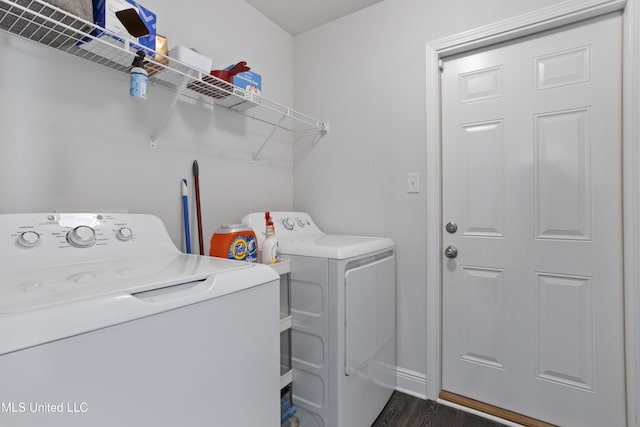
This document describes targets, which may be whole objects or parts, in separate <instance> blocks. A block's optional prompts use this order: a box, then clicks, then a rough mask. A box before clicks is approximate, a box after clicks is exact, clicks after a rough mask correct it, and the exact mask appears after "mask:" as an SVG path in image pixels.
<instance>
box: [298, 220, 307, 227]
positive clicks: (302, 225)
mask: <svg viewBox="0 0 640 427" xmlns="http://www.w3.org/2000/svg"><path fill="white" fill-rule="evenodd" d="M305 225H307V223H306V222H304V220H303V219H302V218H298V227H304V226H305Z"/></svg>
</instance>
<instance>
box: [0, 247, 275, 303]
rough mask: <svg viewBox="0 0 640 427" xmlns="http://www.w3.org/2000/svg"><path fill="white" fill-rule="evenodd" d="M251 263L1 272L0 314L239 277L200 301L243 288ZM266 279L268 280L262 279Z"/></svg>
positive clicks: (141, 261)
mask: <svg viewBox="0 0 640 427" xmlns="http://www.w3.org/2000/svg"><path fill="white" fill-rule="evenodd" d="M251 266H252V264H250V263H246V262H236V261H231V260H227V259H222V258H214V257H204V256H199V255H187V254H166V255H154V256H140V257H133V258H126V259H119V260H105V261H95V262H87V263H78V264H71V265H60V266H54V267H49V268H43V269H34V270H22V271H16V272H9V273H4V274H3V276H2V285H1V286H0V314H7V313H15V312H20V311H29V310H35V309H41V308H45V307H49V306H53V305H57V304H65V303H69V302H78V301H82V300H86V299H91V298H96V297H105V296H109V295H121V294H125V293H126V294H135V293H139V292H145V291H148V290H151V289H158V288H166V287H169V286H175V285H180V284H185V283H189V282H194V281H203V280H205V279H207V278H212V277H214V276H217V275H220V274H223V273H231V272H238V276H237V277H238V280H237V283H236V285H235V286H233V287H226V288H225V289H219V288H217V289H211V290H210V292H208V293H207V294H206V295H202V297H203V299H209V298H214V297H218V296H222V295H224V294H227V293H231V292H236V291H238V290H241V289H243V287H245V286H248V285H249V284H245V283H244V282H243V280H242V276H243V275H242V273H241V271H242V270H244V269H247V268H251ZM266 280H269V278H266Z"/></svg>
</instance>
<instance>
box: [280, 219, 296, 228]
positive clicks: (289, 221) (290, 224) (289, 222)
mask: <svg viewBox="0 0 640 427" xmlns="http://www.w3.org/2000/svg"><path fill="white" fill-rule="evenodd" d="M282 225H283V226H284V228H286V229H287V230H289V231H291V230H293V227H294V226H295V225H296V224H295V223H294V222H293V220H292V219H291V218H285V219H283V220H282Z"/></svg>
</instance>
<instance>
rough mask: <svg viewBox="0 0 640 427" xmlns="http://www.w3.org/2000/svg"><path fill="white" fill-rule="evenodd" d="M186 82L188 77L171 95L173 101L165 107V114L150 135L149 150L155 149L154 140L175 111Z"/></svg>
mask: <svg viewBox="0 0 640 427" xmlns="http://www.w3.org/2000/svg"><path fill="white" fill-rule="evenodd" d="M188 81H189V77H186V76H185V77H184V78H183V79H182V81H181V82H180V83H179V84H178V87H177V88H176V91H175V93H174V94H173V99H171V102H170V103H169V106H168V107H167V112H166V113H165V114H164V116H163V117H162V120H161V121H160V122H158V125H157V126H156V128H155V130H154V131H153V132H152V133H151V148H156V139H158V135H160V132H162V130H164V128H165V126H166V125H167V122H168V121H169V117H171V115H172V114H173V110H174V109H175V107H176V104H177V103H178V99H180V95H182V91H183V90H184V89H185V88H186V87H187V82H188Z"/></svg>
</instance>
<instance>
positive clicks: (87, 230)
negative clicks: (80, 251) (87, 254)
mask: <svg viewBox="0 0 640 427" xmlns="http://www.w3.org/2000/svg"><path fill="white" fill-rule="evenodd" d="M67 242H69V243H70V244H71V245H72V246H75V247H76V248H88V247H89V246H93V245H94V244H95V243H96V231H95V230H94V229H93V228H91V227H89V226H87V225H79V226H77V227H76V228H74V229H73V230H71V231H69V232H68V233H67Z"/></svg>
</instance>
